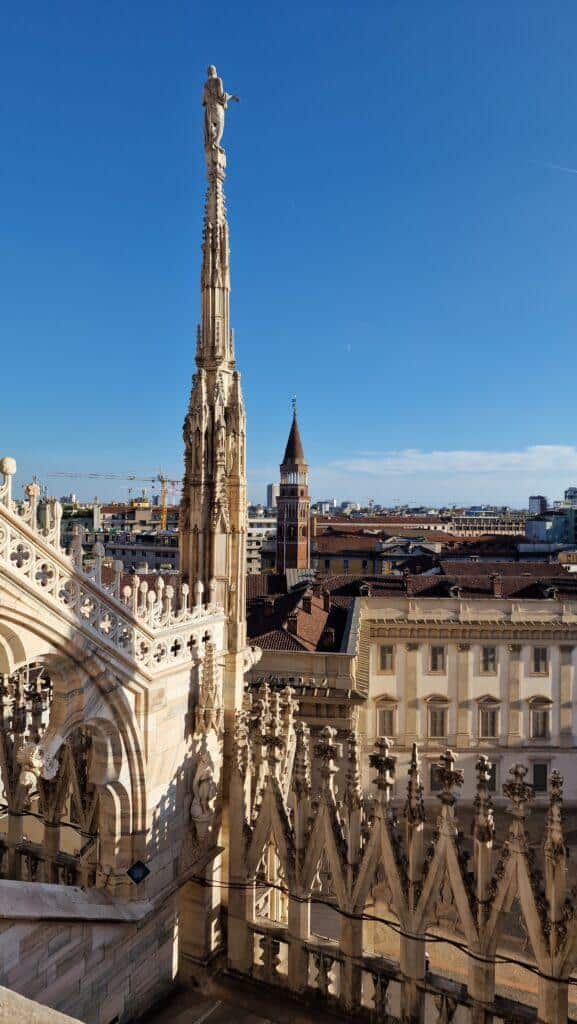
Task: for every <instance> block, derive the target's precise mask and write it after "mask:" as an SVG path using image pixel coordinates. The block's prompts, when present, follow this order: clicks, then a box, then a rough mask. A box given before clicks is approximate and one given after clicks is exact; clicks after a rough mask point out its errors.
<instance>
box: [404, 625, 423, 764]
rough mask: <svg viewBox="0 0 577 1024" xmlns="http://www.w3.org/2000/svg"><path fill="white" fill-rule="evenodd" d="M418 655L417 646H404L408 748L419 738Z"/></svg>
mask: <svg viewBox="0 0 577 1024" xmlns="http://www.w3.org/2000/svg"><path fill="white" fill-rule="evenodd" d="M418 654H419V645H418V644H413V643H408V644H405V745H406V746H408V747H410V746H411V745H412V744H413V743H414V742H415V741H416V740H418V739H419V738H420V737H419V736H418V711H417V703H418V701H417V658H418Z"/></svg>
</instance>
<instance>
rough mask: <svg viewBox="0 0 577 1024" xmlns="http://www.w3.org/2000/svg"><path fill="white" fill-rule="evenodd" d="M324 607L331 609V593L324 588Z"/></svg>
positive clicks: (326, 609)
mask: <svg viewBox="0 0 577 1024" xmlns="http://www.w3.org/2000/svg"><path fill="white" fill-rule="evenodd" d="M323 608H324V610H325V611H326V612H330V610H331V595H330V592H329V591H328V590H323Z"/></svg>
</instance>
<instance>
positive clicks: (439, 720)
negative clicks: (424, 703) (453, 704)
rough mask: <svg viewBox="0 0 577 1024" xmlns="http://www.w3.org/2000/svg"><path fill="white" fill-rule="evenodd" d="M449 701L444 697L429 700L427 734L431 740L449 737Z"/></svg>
mask: <svg viewBox="0 0 577 1024" xmlns="http://www.w3.org/2000/svg"><path fill="white" fill-rule="evenodd" d="M447 711H448V706H447V701H446V700H445V699H444V698H443V697H439V698H435V697H432V698H429V701H428V707H427V732H428V735H429V737H430V739H433V740H437V739H443V738H444V737H445V736H446V735H447Z"/></svg>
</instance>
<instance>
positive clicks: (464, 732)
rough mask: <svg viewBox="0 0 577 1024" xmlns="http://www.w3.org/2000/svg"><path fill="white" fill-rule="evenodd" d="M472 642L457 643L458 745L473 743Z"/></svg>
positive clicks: (465, 745)
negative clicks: (471, 705)
mask: <svg viewBox="0 0 577 1024" xmlns="http://www.w3.org/2000/svg"><path fill="white" fill-rule="evenodd" d="M470 651H471V645H470V644H457V746H458V747H468V746H470V744H471V736H472V722H471V707H470V703H471V701H470V696H471V694H470Z"/></svg>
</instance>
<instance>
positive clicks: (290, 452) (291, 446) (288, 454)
mask: <svg viewBox="0 0 577 1024" xmlns="http://www.w3.org/2000/svg"><path fill="white" fill-rule="evenodd" d="M289 463H296V464H301V465H306V459H305V453H304V449H303V443H302V441H301V435H300V431H299V425H298V421H297V410H296V405H295V406H294V407H293V421H292V425H291V429H290V434H289V436H288V441H287V443H286V448H285V453H284V458H283V461H282V464H283V466H286V465H288V464H289Z"/></svg>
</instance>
